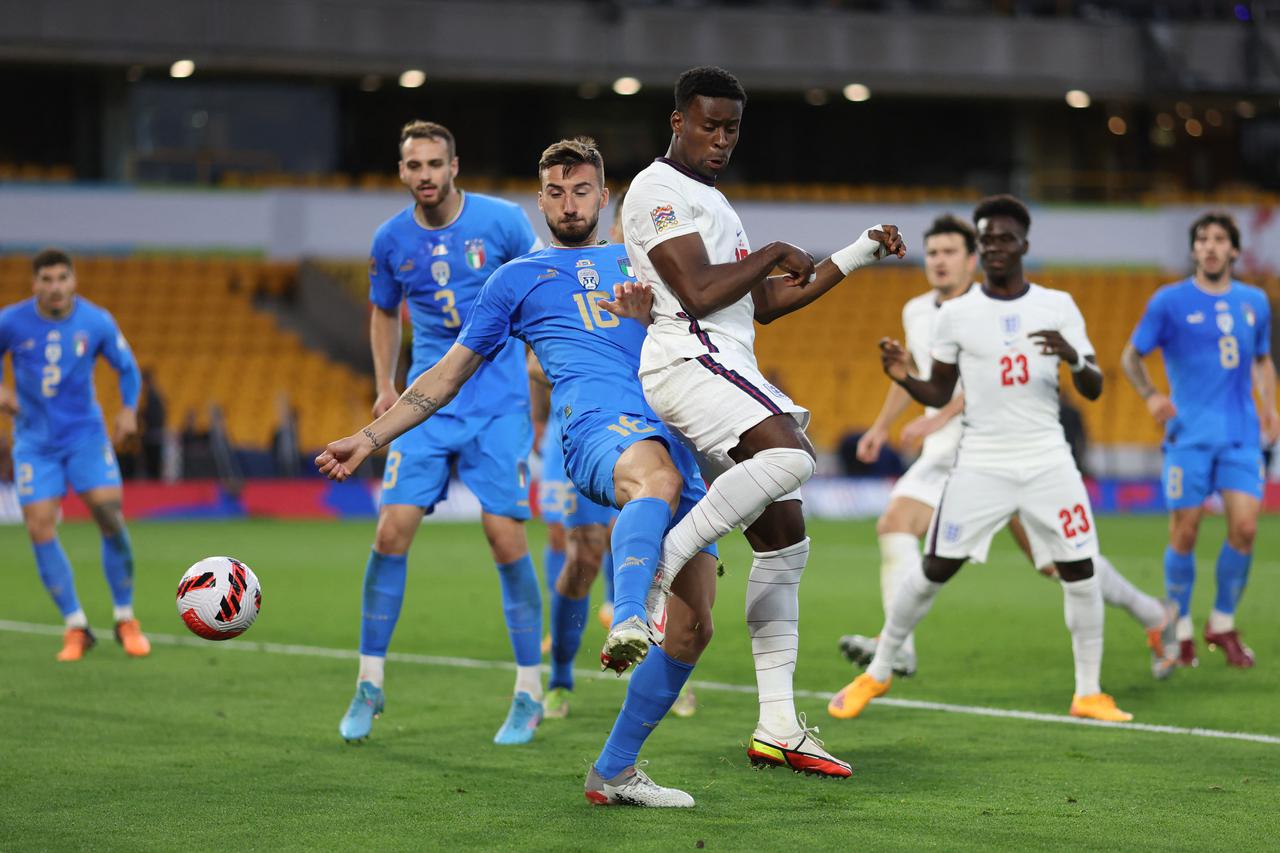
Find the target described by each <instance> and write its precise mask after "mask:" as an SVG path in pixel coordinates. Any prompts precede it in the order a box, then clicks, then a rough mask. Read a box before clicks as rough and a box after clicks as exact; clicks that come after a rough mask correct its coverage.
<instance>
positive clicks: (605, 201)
mask: <svg viewBox="0 0 1280 853" xmlns="http://www.w3.org/2000/svg"><path fill="white" fill-rule="evenodd" d="M608 206H609V188H608V187H605V188H604V189H603V190H601V192H600V209H601V210H604V209H605V208H606V207H608Z"/></svg>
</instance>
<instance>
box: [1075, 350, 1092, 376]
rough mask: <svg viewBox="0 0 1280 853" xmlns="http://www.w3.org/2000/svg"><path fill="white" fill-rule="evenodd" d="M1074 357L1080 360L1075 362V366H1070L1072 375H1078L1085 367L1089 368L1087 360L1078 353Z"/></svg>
mask: <svg viewBox="0 0 1280 853" xmlns="http://www.w3.org/2000/svg"><path fill="white" fill-rule="evenodd" d="M1076 355H1077V356H1078V357H1079V358H1080V360H1079V361H1077V362H1076V363H1075V364H1073V365H1071V372H1072V373H1079V372H1080V371H1082V370H1084V369H1085V368H1086V367H1088V366H1089V359H1087V358H1085V357H1084V356H1082V355H1080V353H1076Z"/></svg>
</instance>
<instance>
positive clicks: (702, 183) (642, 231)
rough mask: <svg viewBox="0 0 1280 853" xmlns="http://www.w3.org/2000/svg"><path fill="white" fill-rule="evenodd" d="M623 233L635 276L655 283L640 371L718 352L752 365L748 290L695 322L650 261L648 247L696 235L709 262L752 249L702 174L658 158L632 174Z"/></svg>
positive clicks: (723, 260)
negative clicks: (738, 297) (651, 323)
mask: <svg viewBox="0 0 1280 853" xmlns="http://www.w3.org/2000/svg"><path fill="white" fill-rule="evenodd" d="M622 233H623V237H624V239H625V241H626V245H627V256H628V257H629V258H630V259H631V264H632V267H633V271H634V273H635V277H636V278H637V279H639V280H640V281H643V282H645V283H646V284H649V285H652V287H653V325H651V326H650V327H649V334H648V336H647V337H646V338H645V342H644V349H643V351H642V352H641V356H640V375H641V376H644V375H645V374H646V373H650V372H652V371H655V370H660V369H662V368H664V367H666V366H668V365H670V364H672V363H674V362H677V361H681V360H684V359H691V358H697V357H698V356H702V355H707V354H708V353H715V352H720V353H724V354H726V355H727V356H730V357H733V356H737V357H738V358H739V359H741V358H745V359H749V360H750V362H751V363H754V362H755V349H754V347H755V336H756V331H755V303H754V302H753V301H752V299H751V295H750V294H747V295H746V296H744V297H742V298H741V299H739V300H738V301H737V302H735V303H733V304H732V305H728V306H726V307H724V308H721V309H720V310H719V311H715V312H713V313H711V314H708V315H707V316H705V317H702V318H699V319H696V320H695V319H693V318H691V317H689V316H688V315H687V314H685V311H684V307H683V306H682V305H681V304H680V299H679V297H678V296H676V294H675V292H674V291H672V290H671V288H670V287H669V286H668V285H667V283H666V282H664V281H663V280H662V277H661V276H659V275H658V272H657V270H655V269H654V267H653V263H652V262H651V261H650V260H649V252H650V250H652V249H653V247H654V246H656V245H658V244H659V243H662V242H664V241H666V240H670V239H671V238H672V237H680V236H682V235H684V234H697V235H699V236H700V237H701V238H702V243H703V245H705V246H706V248H707V258H708V259H709V260H710V261H711V263H713V264H728V263H733V262H735V261H740V260H742V259H743V258H745V257H746V256H747V255H748V254H750V252H751V246H750V244H748V243H747V235H746V232H745V231H744V230H743V228H742V220H740V219H739V218H738V214H737V213H735V212H734V210H733V207H732V206H731V205H730V204H729V201H728V199H726V198H725V197H724V194H723V193H722V192H720V191H719V190H718V189H716V188H715V185H714V184H712V183H710V182H709V181H708V180H707V179H705V178H702V177H701V176H699V175H697V174H695V173H693V172H692V171H689V170H688V169H685V168H684V167H683V166H682V165H680V164H679V163H675V162H673V161H670V160H667V159H666V158H665V157H660V158H658V159H657V160H655V161H654V162H653V163H651V164H650V165H649V166H648V168H646V169H644V170H643V171H642V172H640V174H638V175H636V177H635V180H633V181H632V182H631V187H630V188H629V189H628V190H627V197H626V200H625V201H624V202H623V205H622Z"/></svg>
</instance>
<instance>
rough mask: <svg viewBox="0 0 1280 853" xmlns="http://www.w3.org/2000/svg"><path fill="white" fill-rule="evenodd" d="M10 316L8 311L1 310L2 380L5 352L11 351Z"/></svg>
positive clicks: (2, 376) (0, 367) (0, 351)
mask: <svg viewBox="0 0 1280 853" xmlns="http://www.w3.org/2000/svg"><path fill="white" fill-rule="evenodd" d="M8 317H9V313H8V312H7V311H0V380H3V379H4V354H5V353H7V352H8V351H9V323H8ZM15 373H16V371H15Z"/></svg>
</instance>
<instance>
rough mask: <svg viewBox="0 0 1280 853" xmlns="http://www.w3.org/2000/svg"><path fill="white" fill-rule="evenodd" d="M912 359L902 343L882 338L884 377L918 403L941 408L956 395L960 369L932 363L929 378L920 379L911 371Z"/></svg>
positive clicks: (944, 363)
mask: <svg viewBox="0 0 1280 853" xmlns="http://www.w3.org/2000/svg"><path fill="white" fill-rule="evenodd" d="M910 363H911V356H909V355H908V354H907V351H906V350H905V349H903V348H902V344H900V343H898V342H897V341H895V340H893V339H892V338H881V339H880V366H881V367H883V368H884V372H885V374H886V375H887V376H888V377H889V378H890V379H892V380H893V381H894V382H897V383H898V384H899V385H901V386H902V387H903V388H904V389H906V392H907V393H908V394H910V395H911V396H912V398H913V399H915V401H916V402H917V403H922V404H924V405H926V406H932V407H933V408H935V409H940V408H942V407H943V406H945V405H946V404H947V401H949V400H950V399H951V395H952V394H954V393H955V390H956V382H957V381H959V379H960V369H959V368H958V367H957V366H956V365H954V364H950V363H948V362H945V361H938V360H937V359H936V358H935V359H934V360H933V366H932V367H931V368H930V369H929V378H928V379H921V378H920V377H919V376H913V375H912V374H911V372H910V367H909V366H910Z"/></svg>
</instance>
